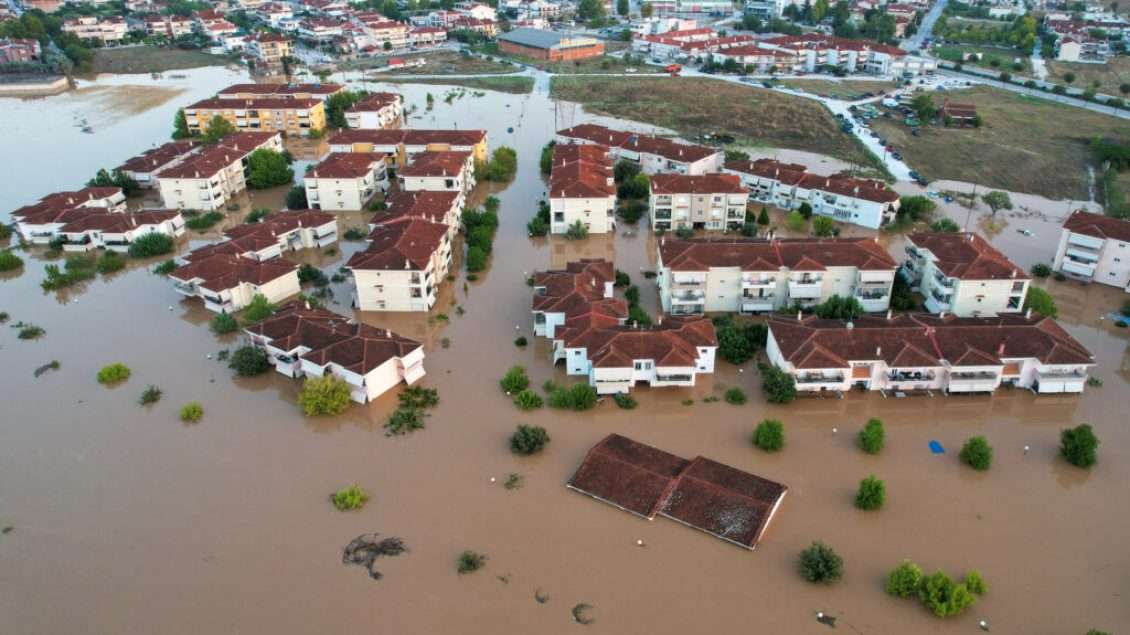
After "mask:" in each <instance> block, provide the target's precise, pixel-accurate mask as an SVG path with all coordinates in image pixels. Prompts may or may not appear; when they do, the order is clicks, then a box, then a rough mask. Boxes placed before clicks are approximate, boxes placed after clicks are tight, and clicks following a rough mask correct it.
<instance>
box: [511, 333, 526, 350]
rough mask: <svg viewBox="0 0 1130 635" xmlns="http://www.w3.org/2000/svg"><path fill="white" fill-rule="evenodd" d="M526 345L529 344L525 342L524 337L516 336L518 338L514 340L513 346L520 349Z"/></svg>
mask: <svg viewBox="0 0 1130 635" xmlns="http://www.w3.org/2000/svg"><path fill="white" fill-rule="evenodd" d="M526 344H529V342H528V341H527V340H526V336H525V335H519V336H518V337H517V338H516V339H515V340H514V346H517V347H519V348H521V347H523V346H525V345H526Z"/></svg>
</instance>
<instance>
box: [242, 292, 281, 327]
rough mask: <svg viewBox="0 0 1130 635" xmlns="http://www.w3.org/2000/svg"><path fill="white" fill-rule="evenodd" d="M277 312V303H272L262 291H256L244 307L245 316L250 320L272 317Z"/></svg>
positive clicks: (257, 320)
mask: <svg viewBox="0 0 1130 635" xmlns="http://www.w3.org/2000/svg"><path fill="white" fill-rule="evenodd" d="M274 312H275V305H273V304H271V302H270V300H268V299H267V296H265V295H263V294H262V293H256V294H255V295H254V296H252V298H251V302H250V303H249V304H248V305H247V307H246V308H245V309H243V317H244V319H246V320H247V321H248V322H252V323H254V322H260V321H262V320H265V319H267V318H269V317H271V314H272V313H274Z"/></svg>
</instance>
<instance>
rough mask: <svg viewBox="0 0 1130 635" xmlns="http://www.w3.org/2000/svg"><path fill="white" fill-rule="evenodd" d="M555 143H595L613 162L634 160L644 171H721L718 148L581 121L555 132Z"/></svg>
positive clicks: (697, 172)
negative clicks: (605, 148) (602, 147)
mask: <svg viewBox="0 0 1130 635" xmlns="http://www.w3.org/2000/svg"><path fill="white" fill-rule="evenodd" d="M557 143H559V144H561V143H595V144H598V145H605V146H608V148H609V155H610V157H611V159H612V161H613V162H617V161H622V160H624V161H631V162H633V163H637V164H638V165H639V166H640V169H641V170H642V171H643V172H645V173H647V174H660V173H666V172H669V173H674V174H708V173H711V172H719V171H721V170H722V160H723V153H722V151H721V150H719V149H718V148H711V147H708V146H700V145H694V144H689V143H680V142H678V141H672V140H671V139H667V138H665V137H656V136H652V135H645V134H640V133H636V132H624V131H622V130H612V129H611V128H606V127H604V126H598V125H596V124H580V125H578V126H573V127H572V128H566V129H565V130H558V131H557Z"/></svg>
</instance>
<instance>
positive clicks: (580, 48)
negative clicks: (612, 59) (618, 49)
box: [498, 28, 604, 62]
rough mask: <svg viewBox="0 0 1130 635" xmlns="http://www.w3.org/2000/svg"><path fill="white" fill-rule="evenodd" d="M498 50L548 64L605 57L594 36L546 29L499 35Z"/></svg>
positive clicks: (602, 47)
mask: <svg viewBox="0 0 1130 635" xmlns="http://www.w3.org/2000/svg"><path fill="white" fill-rule="evenodd" d="M498 50H499V51H501V52H503V53H506V54H507V55H521V56H522V57H529V58H533V59H537V60H545V61H548V62H561V61H568V60H580V59H585V58H589V57H600V56H601V55H604V42H602V41H601V40H598V39H596V38H594V37H588V36H583V35H578V36H574V35H570V34H568V33H561V32H558V31H546V30H544V29H526V28H522V29H514V30H512V31H509V32H507V33H503V34H502V35H500V36H498Z"/></svg>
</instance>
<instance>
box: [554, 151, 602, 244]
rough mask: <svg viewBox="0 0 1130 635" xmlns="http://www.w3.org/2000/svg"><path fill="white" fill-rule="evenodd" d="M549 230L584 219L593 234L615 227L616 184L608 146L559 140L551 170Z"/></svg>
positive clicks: (559, 230)
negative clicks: (561, 142) (566, 142)
mask: <svg viewBox="0 0 1130 635" xmlns="http://www.w3.org/2000/svg"><path fill="white" fill-rule="evenodd" d="M549 211H550V232H551V233H554V234H564V233H566V232H568V231H569V227H571V226H573V225H574V224H576V223H581V225H583V226H584V227H585V229H587V230H588V231H589V233H593V234H604V233H607V232H610V231H615V230H616V185H615V181H614V179H613V175H612V161H611V159H609V155H608V147H607V146H602V145H592V144H580V145H577V144H560V143H559V144H557V145H555V146H554V147H553V166H552V168H551V171H550V174H549Z"/></svg>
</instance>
